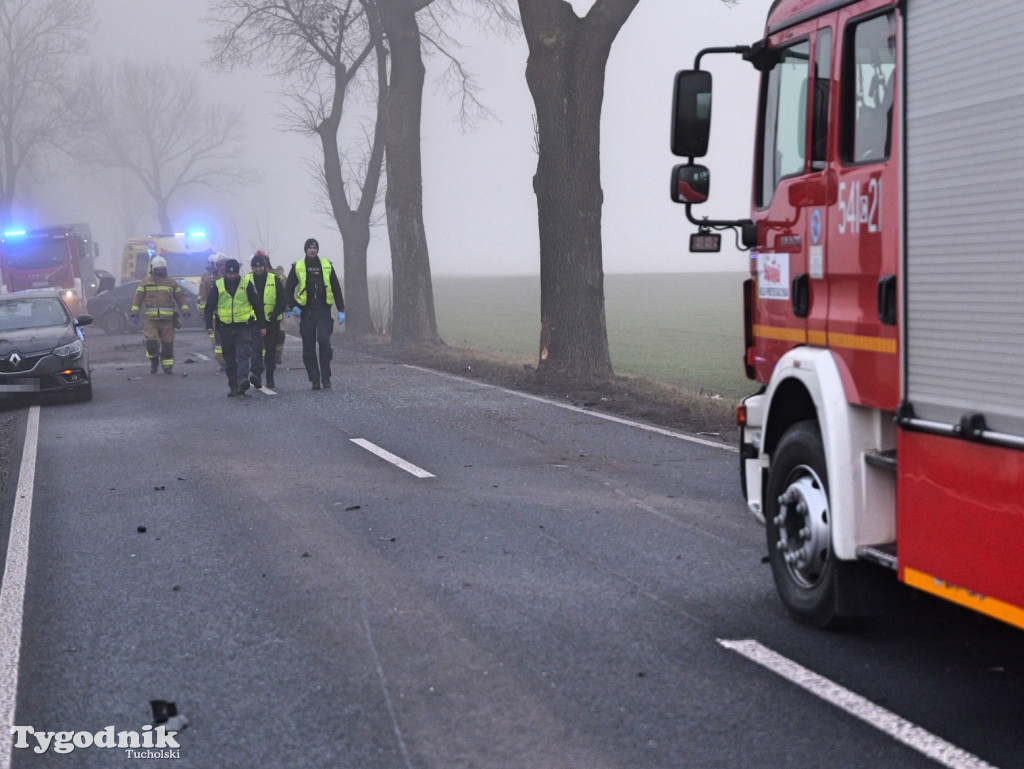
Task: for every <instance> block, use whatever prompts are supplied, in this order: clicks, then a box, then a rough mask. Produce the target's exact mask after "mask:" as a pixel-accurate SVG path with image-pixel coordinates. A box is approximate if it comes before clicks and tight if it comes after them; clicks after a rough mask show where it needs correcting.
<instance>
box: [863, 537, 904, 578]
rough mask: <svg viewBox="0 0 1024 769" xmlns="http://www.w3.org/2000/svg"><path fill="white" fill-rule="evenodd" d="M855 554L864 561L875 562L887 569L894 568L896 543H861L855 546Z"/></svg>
mask: <svg viewBox="0 0 1024 769" xmlns="http://www.w3.org/2000/svg"><path fill="white" fill-rule="evenodd" d="M857 555H858V556H859V557H861V558H863V559H864V560H865V561H871V562H872V563H877V564H878V565H879V566H884V567H886V568H887V569H892V570H894V571H895V570H896V565H897V558H896V543H895V542H886V543H885V544H882V545H861V546H860V547H858V548H857Z"/></svg>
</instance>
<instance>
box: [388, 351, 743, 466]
mask: <svg viewBox="0 0 1024 769" xmlns="http://www.w3.org/2000/svg"><path fill="white" fill-rule="evenodd" d="M402 365H403V366H405V367H406V368H411V369H415V370H416V371H424V372H426V373H428V374H436V375H437V376H442V377H448V378H450V379H457V380H459V381H460V382H469V383H470V384H475V385H477V386H479V387H489V388H491V389H493V390H500V391H502V392H505V393H509V394H510V395H518V396H519V397H520V398H526V399H527V400H531V401H537V402H538V403H546V404H548V405H549V406H557V407H558V408H560V409H568V410H569V411H575V412H577V413H580V414H586V415H587V416H590V417H597V418H598V419H604V420H607V421H608V422H616V423H618V424H620V425H627V426H628V427H637V428H639V429H641V430H647V432H651V433H657V434H658V435H664V436H667V437H669V438H677V439H679V440H681V441H688V442H689V443H699V444H700V445H701V446H710V447H711V448H713V449H724V450H726V451H731V452H733V453H734V454H738V453H739V449H738V448H736V447H735V446H730V445H728V444H727V443H715V442H714V441H708V440H705V439H704V438H696V437H694V436H692V435H684V434H683V433H677V432H675V431H674V430H666V429H665V428H663V427H655V426H654V425H645V424H644V423H643V422H634V421H633V420H632V419H623V418H622V417H617V416H614V415H613V414H604V413H602V412H599V411H593V410H591V409H585V408H581V407H579V406H573V405H571V404H569V403H559V402H558V401H553V400H549V399H548V398H542V397H541V396H539V395H531V394H530V393H522V392H519V391H518V390H509V389H508V388H506V387H499V386H498V385H492V384H487V383H486V382H478V381H476V380H475V379H466V378H465V377H461V376H456V375H455V374H449V373H448V372H446V371H434V370H433V369H429V368H422V367H420V366H413V365H411V364H409V363H403V364H402Z"/></svg>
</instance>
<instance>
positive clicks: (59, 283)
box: [0, 224, 99, 315]
mask: <svg viewBox="0 0 1024 769" xmlns="http://www.w3.org/2000/svg"><path fill="white" fill-rule="evenodd" d="M95 258H96V250H95V244H94V243H93V241H92V237H91V235H90V234H89V225H87V224H67V225H64V224H61V225H56V226H51V227H40V228H38V229H31V230H7V231H5V232H4V233H3V237H2V238H0V292H3V293H8V292H13V291H32V290H38V289H48V288H53V289H57V290H58V291H60V293H61V296H62V297H63V298H64V301H65V302H66V303H67V305H68V307H69V308H70V309H71V311H72V312H73V313H74V314H75V315H79V314H81V313H84V312H86V297H88V296H90V295H92V294H94V293H96V290H97V288H98V287H99V276H98V275H97V273H96V271H95Z"/></svg>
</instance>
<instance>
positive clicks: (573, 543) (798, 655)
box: [0, 332, 1024, 769]
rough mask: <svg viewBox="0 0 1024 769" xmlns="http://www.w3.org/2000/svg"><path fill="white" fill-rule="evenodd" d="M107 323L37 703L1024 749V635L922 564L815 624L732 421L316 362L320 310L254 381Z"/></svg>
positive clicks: (80, 754)
mask: <svg viewBox="0 0 1024 769" xmlns="http://www.w3.org/2000/svg"><path fill="white" fill-rule="evenodd" d="M88 341H89V344H90V348H91V350H92V354H93V365H94V382H95V384H94V391H95V399H94V400H93V401H92V402H91V403H85V404H68V405H46V406H43V407H42V408H41V409H40V411H39V419H38V422H39V431H38V449H37V452H36V464H35V483H34V485H33V487H32V493H33V498H32V504H31V537H30V539H29V551H28V552H29V557H28V565H27V579H26V589H25V596H24V602H23V622H22V624H21V633H20V647H19V648H20V661H19V662H18V666H17V675H18V678H17V696H16V712H15V714H14V715H13V724H14V725H20V726H26V725H31V726H32V727H33V728H34V729H35V730H37V731H46V730H49V731H59V730H66V731H69V732H90V733H96V732H100V731H101V730H103V729H104V728H105V727H107V726H108V725H114V727H115V730H116V731H123V730H135V731H141V730H142V729H143V725H145V724H152V723H153V719H152V712H151V705H150V701H152V700H165V701H173V702H174V703H175V704H176V707H177V708H178V709H179V711H180V713H181V714H182V715H184V716H185V717H186V718H187V720H188V727H187V728H186V729H184V730H183V731H181V732H180V733H179V734H178V735H177V737H176V738H175V739H176V740H177V742H178V743H179V745H180V749H179V753H178V757H177V758H176V761H175V764H174V765H175V766H181V767H220V768H227V767H253V766H275V767H277V766H280V767H311V768H312V767H317V768H318V769H321V768H322V767H358V768H359V769H364V768H365V769H370V768H372V767H396V768H398V769H409V768H411V767H416V768H417V769H419V768H420V767H436V768H437V769H452V768H455V767H459V768H461V767H466V768H468V767H474V768H477V767H479V768H484V767H487V768H491V767H493V768H495V769H498V768H501V769H520V768H522V769H527V768H531V769H532V768H534V767H536V768H538V769H541V768H544V769H546V768H551V769H569V768H573V769H575V768H577V767H578V768H579V769H632V768H633V767H681V768H682V767H685V768H687V769H691V768H694V767H722V768H723V769H725V768H729V769H732V768H735V767H790V766H792V767H826V766H827V767H850V768H851V769H853V768H858V769H859V768H860V767H868V766H874V767H915V768H916V767H935V766H943V765H945V766H955V767H969V766H977V767H980V766H985V765H991V766H999V767H1003V768H1004V769H1009V768H1010V767H1021V766H1024V737H1022V730H1021V728H1020V724H1021V722H1022V718H1024V697H1022V694H1024V654H1022V652H1024V643H1022V641H1024V635H1022V634H1021V633H1020V631H1018V630H1014V629H1012V628H1009V627H1005V626H1003V625H1000V624H998V623H995V622H994V621H991V620H988V619H985V618H982V617H979V616H976V615H974V614H971V613H969V612H966V611H965V610H961V609H959V608H957V607H954V606H951V605H948V604H945V603H942V602H939V601H937V600H934V599H932V598H930V597H928V596H924V595H918V594H915V593H913V592H911V591H909V590H906V589H902V588H899V587H897V586H895V585H894V587H893V594H892V596H891V607H890V609H889V611H887V613H886V614H885V615H884V616H883V617H881V618H880V619H879V620H878V621H876V622H874V623H872V624H870V625H868V626H865V627H861V628H857V629H854V630H848V631H845V632H842V633H835V632H821V631H815V630H810V629H806V628H803V627H800V626H797V625H795V624H794V623H793V622H791V621H790V620H789V619H788V617H787V616H786V615H785V614H784V612H783V610H782V609H781V607H780V604H779V602H778V600H777V599H776V596H775V592H774V587H773V585H772V583H771V576H770V571H769V568H768V566H767V565H766V564H764V563H762V556H763V554H764V552H765V545H764V535H763V532H762V530H761V528H760V527H759V526H758V525H757V523H756V522H755V521H754V520H753V519H752V518H750V517H749V516H748V515H747V514H746V513H745V511H744V509H743V504H742V502H741V500H740V496H739V490H738V480H737V462H738V460H737V455H736V453H735V452H733V451H731V450H729V447H722V446H713V445H708V444H707V442H703V443H702V442H692V441H690V440H688V438H689V436H685V435H682V434H666V432H665V431H654V430H650V429H645V428H644V426H643V425H635V424H627V423H622V422H617V421H610V420H608V419H605V418H603V417H602V416H600V415H598V414H594V413H588V412H586V411H582V410H572V409H567V408H562V407H559V406H557V405H553V404H551V403H548V402H544V401H541V400H539V399H536V398H533V397H528V396H522V395H518V394H515V393H511V392H508V391H504V390H500V389H497V388H493V387H489V386H486V385H483V384H480V383H478V382H473V381H467V380H461V379H458V378H455V377H451V376H447V375H441V374H437V373H434V372H430V371H425V370H422V369H417V368H413V367H409V366H403V365H400V364H395V363H389V362H384V361H381V360H378V359H374V358H372V357H369V356H364V355H359V356H356V355H352V354H349V353H344V354H340V353H339V354H338V356H337V357H336V359H335V369H336V371H335V377H334V389H333V390H330V391H319V392H313V391H310V390H309V389H308V383H307V382H306V380H305V374H304V372H303V371H302V370H301V364H300V362H299V354H298V344H297V342H296V341H295V340H293V339H289V341H288V344H287V346H286V352H285V366H286V370H284V371H279V374H278V376H277V384H278V389H277V392H276V393H275V394H268V393H263V392H259V393H255V394H254V395H253V397H248V398H242V399H239V398H234V399H228V398H226V397H225V393H226V391H227V387H226V380H225V378H224V376H223V375H222V374H220V373H219V371H218V370H217V367H216V365H215V364H214V363H213V362H212V361H210V360H209V355H210V350H209V345H208V342H207V341H206V337H205V336H204V335H202V334H201V333H195V332H190V333H182V334H179V338H178V344H177V354H176V358H177V360H178V363H177V364H176V366H175V374H174V375H172V376H165V375H163V374H158V375H155V376H151V375H150V374H149V373H148V365H147V364H146V362H145V358H144V354H143V351H142V347H141V343H140V342H139V340H138V339H137V338H136V337H134V336H130V337H107V336H105V335H103V334H102V332H92V333H90V334H89V337H88ZM202 356H205V359H204V357H202ZM186 374H187V376H186ZM6 414H7V416H8V417H10V419H9V420H8V422H6V423H5V426H6V428H7V429H14V430H17V431H19V433H18V434H19V436H22V435H24V434H25V430H26V428H27V427H28V426H29V424H30V422H31V418H30V412H29V410H28V409H22V410H18V411H15V412H6ZM357 441H358V442H357ZM20 444H21V441H20V440H18V441H16V442H15V445H16V446H20ZM374 451H376V452H377V453H374ZM381 452H388V453H389V455H390V456H389V455H388V454H385V455H384V457H382V455H381ZM14 453H15V455H17V454H18V453H19V452H17V451H15V452H14ZM385 457H386V458H385ZM18 462H20V457H19V456H14V457H12V463H13V465H14V467H15V470H14V472H12V473H11V475H12V476H14V480H16V477H17V469H16V468H17V463H18ZM403 462H404V463H405V464H402V463H403ZM10 487H11V488H9V489H8V493H7V499H6V500H5V502H4V508H3V517H2V519H0V535H2V536H0V548H2V553H3V554H4V556H5V557H6V555H7V554H8V551H9V550H10V548H11V547H12V546H13V545H12V546H9V545H8V537H9V534H10V531H11V510H12V507H13V501H14V496H15V495H14V491H13V484H10ZM142 529H144V531H143V530H142ZM7 582H8V575H5V584H6V583H7ZM5 630H9V628H8V629H5ZM8 635H9V633H8ZM738 641H753V642H756V643H757V646H756V647H752V646H750V645H747V646H742V647H740V648H742V649H746V650H748V651H749V650H750V649H751V648H753V649H755V650H757V649H765V650H770V651H771V652H774V653H775V654H778V655H781V657H782V658H784V660H785V662H786V663H788V664H791V665H798V666H801V668H800V669H806V670H809V671H813V673H815V674H817V675H818V676H821V677H823V680H825V681H826V688H827V686H828V685H833V684H834V685H836V686H839V687H843V690H842V691H845V692H847V693H848V694H849V695H850V697H852V698H853V700H854V702H855V703H860V704H863V703H867V705H868V706H869V707H867V709H866V710H864V709H861V710H859V711H858V710H857V708H852V709H853V710H854V711H855V712H860V713H861V715H860V717H858V716H856V715H853V714H851V712H850V708H847V709H844V708H843V707H840V706H837V705H836V704H832V703H830V702H827V701H826V700H824V699H822V696H820V695H816V694H815V693H812V692H811V691H808V689H807V688H802V687H801V686H798V685H796V684H794V683H793V682H792V681H791V680H790V679H787V678H786V677H785V676H784V675H782V674H780V673H779V672H776V671H773V670H771V669H769V668H768V667H766V666H764V665H762V664H758V663H757V662H755V661H752V660H751V659H749V658H748V657H746V656H743V655H742V654H740V653H738V651H737V645H736V644H735V643H733V642H738ZM754 656H757V655H756V653H755V654H754ZM17 658H18V657H17V655H16V659H17ZM2 659H3V655H2V653H0V661H2ZM783 668H784V669H785V666H783ZM798 670H799V669H798ZM800 675H802V674H801V673H799V672H798V673H797V676H796V677H800ZM8 694H9V693H8ZM0 696H2V692H0ZM844 697H845V695H843V696H841V697H839V698H838V699H840V700H843V699H844ZM857 697H860V698H863V701H861V700H858V699H856V698H857ZM10 699H12V701H13V700H14V698H10ZM847 699H849V698H847ZM871 708H876V709H877V710H878V711H880V712H882V713H883V714H889V715H890V716H892V718H894V719H895V718H897V717H898V718H900V719H905V722H906V724H905V725H904V722H898V724H897V728H895V729H894V730H892V731H896V732H897V733H899V735H902V736H901V737H899V738H897V737H894V736H892V735H891V734H889V733H886V732H885V731H884V730H883V729H882V728H880V727H879V726H878V724H877V723H875V722H874V721H873V720H872V718H873V717H872V714H874V713H876V711H875V710H872V709H871ZM0 713H2V708H0ZM865 714H867V715H865ZM883 720H884V718H883ZM0 726H3V727H4V729H8V728H9V726H10V725H9V724H2V725H0ZM915 729H916V730H918V731H914V730H915ZM922 734H923V735H924V737H921V735H922ZM29 739H33V738H31V737H30V738H29ZM31 744H32V745H35V744H36V743H34V742H32V743H31ZM929 745H931V748H928V746H929ZM936 745H938V747H937V748H936V747H935V746H936ZM922 746H924V747H922ZM929 749H930V750H931V751H932V754H933V755H932V757H929V756H928V755H926V754H925V752H927V751H928V750H929ZM957 749H959V750H960V751H964V753H957V752H956V750H957ZM922 751H925V752H922ZM943 751H945V753H943ZM936 755H939V758H938V759H937V758H936V757H935V756H936ZM942 756H945V758H942ZM5 758H6V757H5V756H0V769H2V768H3V767H5V766H8V765H9V766H13V767H37V766H45V767H51V766H52V767H69V766H73V767H100V766H102V767H109V766H120V765H122V764H123V763H124V762H128V763H129V765H130V764H131V762H132V761H137V760H141V759H133V758H129V757H128V756H127V755H126V753H125V751H123V750H117V749H102V748H96V747H88V748H86V747H79V748H76V749H75V750H74V751H73V752H71V753H67V754H57V753H56V752H55V751H54V750H53V748H52V747H51V748H50V749H49V750H47V751H46V752H45V753H36V752H34V751H33V750H32V749H31V748H17V747H15V748H14V749H13V751H12V753H11V757H10V759H9V764H4V763H3V762H4V760H5Z"/></svg>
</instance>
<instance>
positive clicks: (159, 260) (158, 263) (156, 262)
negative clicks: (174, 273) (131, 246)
mask: <svg viewBox="0 0 1024 769" xmlns="http://www.w3.org/2000/svg"><path fill="white" fill-rule="evenodd" d="M149 266H150V267H152V268H153V269H154V270H159V269H160V268H161V267H162V268H163V269H165V270H166V269H167V260H166V259H164V258H163V257H162V256H154V257H153V261H151V262H150V263H149Z"/></svg>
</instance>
